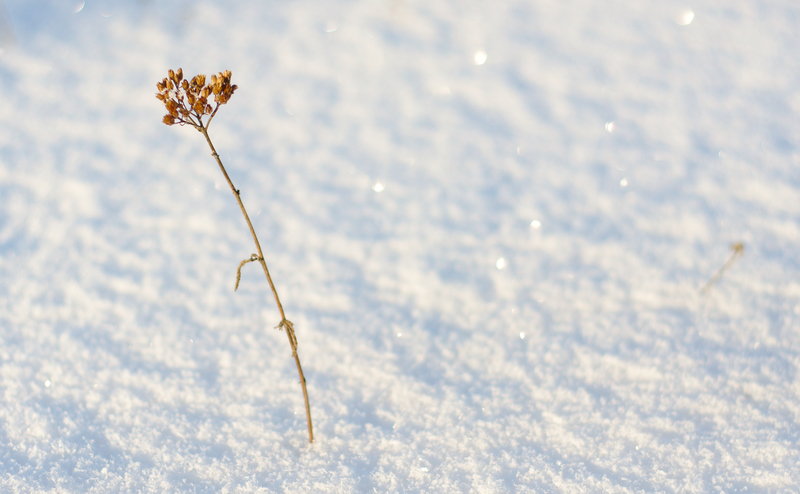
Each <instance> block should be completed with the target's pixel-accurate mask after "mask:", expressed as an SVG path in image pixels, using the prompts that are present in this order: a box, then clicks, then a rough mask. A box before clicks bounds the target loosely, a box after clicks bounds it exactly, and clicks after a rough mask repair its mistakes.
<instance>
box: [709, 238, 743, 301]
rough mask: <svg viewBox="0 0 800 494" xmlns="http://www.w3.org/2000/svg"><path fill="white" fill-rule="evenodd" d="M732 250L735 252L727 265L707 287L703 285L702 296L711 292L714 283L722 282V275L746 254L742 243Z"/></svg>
mask: <svg viewBox="0 0 800 494" xmlns="http://www.w3.org/2000/svg"><path fill="white" fill-rule="evenodd" d="M731 250H732V251H733V254H731V257H730V258H729V259H728V260H727V261H726V262H725V264H723V265H722V267H721V268H719V271H717V272H716V273H714V276H712V277H711V279H710V280H708V282H706V284H705V285H703V288H701V289H700V295H705V294H706V293H708V291H709V290H711V287H712V286H714V283H716V282H717V281H719V280H720V278H722V275H723V274H725V271H727V270H728V268H730V267H731V266H732V265H733V263H734V262H735V261H736V259H739V258H740V257H742V255H743V254H744V244H743V243H741V242H737V243H735V244H733V245H731Z"/></svg>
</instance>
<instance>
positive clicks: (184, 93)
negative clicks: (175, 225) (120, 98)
mask: <svg viewBox="0 0 800 494" xmlns="http://www.w3.org/2000/svg"><path fill="white" fill-rule="evenodd" d="M230 80H231V73H230V71H225V72H220V73H219V75H218V76H217V75H212V76H211V82H210V84H208V85H206V76H204V75H198V76H195V77H194V78H193V79H192V80H191V82H189V81H188V80H186V79H184V78H183V70H182V69H178V71H177V72H175V71H172V70H170V71H169V77H168V78H165V79H164V80H163V81H161V82H160V83H158V84H157V86H158V91H159V92H158V93H156V97H157V98H158V99H159V100H161V101H162V102H163V103H164V106H165V107H166V108H167V112H168V113H167V115H166V116H164V119H163V122H164V123H165V124H167V125H174V124H179V125H191V126H192V127H194V128H195V129H197V131H198V132H200V133H201V134H203V137H205V138H206V142H207V143H208V147H209V148H211V156H213V157H214V159H215V160H216V161H217V164H218V165H219V169H220V170H221V171H222V174H223V175H224V176H225V180H226V181H227V182H228V186H229V187H230V188H231V192H233V196H234V197H235V198H236V202H237V203H238V204H239V209H241V211H242V216H244V219H245V221H246V222H247V227H248V228H249V229H250V234H251V235H252V236H253V242H255V244H256V250H257V252H258V253H257V254H253V255H252V256H250V258H249V259H245V260H243V261H242V262H241V263H240V264H239V268H238V269H237V270H236V286H235V287H234V290H236V289H238V288H239V281H240V279H241V274H242V266H244V265H245V264H246V263H248V262H255V261H258V262H259V263H260V264H261V268H262V269H263V270H264V275H265V276H266V277H267V281H268V282H269V287H270V289H271V290H272V295H273V296H274V297H275V303H276V304H277V305H278V311H279V312H280V314H281V322H280V323H279V324H278V325H277V326H276V327H277V328H278V329H283V330H284V331H286V336H287V337H288V338H289V345H291V347H292V357H294V362H295V364H297V373H298V375H299V376H300V385H301V386H302V388H303V399H304V401H305V405H306V420H307V421H308V441H309V442H312V443H313V442H314V429H313V426H312V425H311V407H310V405H309V402H308V389H307V387H306V378H305V375H304V374H303V367H302V366H301V365H300V357H299V356H298V355H297V337H296V336H295V333H294V325H293V324H292V322H291V321H289V320H288V319H286V314H285V313H284V311H283V305H282V304H281V299H280V298H279V297H278V291H277V290H276V289H275V284H274V283H273V282H272V277H271V276H270V274H269V269H267V263H266V261H264V253H263V252H262V251H261V243H260V242H259V241H258V236H257V235H256V231H255V229H254V228H253V223H252V222H251V221H250V216H249V215H248V214H247V210H246V209H245V207H244V203H243V202H242V198H241V194H240V192H239V189H237V188H236V187H234V185H233V181H231V177H230V176H229V175H228V171H227V170H226V169H225V165H223V164H222V160H221V159H220V158H219V154H218V153H217V150H216V149H215V148H214V144H213V143H212V142H211V137H209V135H208V126H209V125H210V124H211V120H212V119H213V118H214V116H215V115H216V114H217V110H219V107H220V105H224V104H225V103H227V102H228V100H229V99H230V98H231V96H232V95H233V93H234V91H236V89H237V86H236V85H232V84H231V82H230ZM211 95H213V96H214V102H215V106H214V107H212V106H211V104H209V101H208V98H209V97H210V96H211ZM205 116H207V117H208V120H206V121H205V122H204V121H203V117H205Z"/></svg>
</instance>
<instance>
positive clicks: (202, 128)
mask: <svg viewBox="0 0 800 494" xmlns="http://www.w3.org/2000/svg"><path fill="white" fill-rule="evenodd" d="M209 123H211V121H210V119H209V121H208V122H206V124H205V125H203V122H202V120H201V121H200V125H199V126H195V128H196V129H197V130H198V131H199V132H200V133H201V134H203V137H205V138H206V142H208V147H210V148H211V156H213V157H214V159H215V160H217V164H218V165H219V169H220V170H221V171H222V174H223V175H224V176H225V180H227V182H228V185H229V186H230V188H231V191H232V192H233V196H234V197H235V198H236V202H237V203H239V209H241V210H242V215H243V216H244V219H245V221H246V222H247V226H248V228H250V234H251V235H252V236H253V241H254V242H255V244H256V250H257V251H258V254H257V255H256V254H253V256H251V257H250V259H245V260H244V261H242V263H241V264H239V272H238V273H237V278H236V286H237V287H238V286H239V275H240V274H241V269H242V266H243V265H244V264H245V263H247V262H250V261H258V262H259V263H261V267H262V268H263V270H264V275H266V277H267V281H268V282H269V287H270V288H271V289H272V295H273V296H274V297H275V303H276V304H277V305H278V311H280V313H281V322H280V324H278V326H277V327H278V328H281V329H283V330H284V331H286V336H288V338H289V344H290V345H291V347H292V356H293V357H294V362H295V364H297V373H298V374H299V375H300V385H301V386H302V387H303V398H304V399H305V404H306V419H307V420H308V441H309V442H312V443H313V442H314V429H313V427H312V425H311V407H310V406H309V404H308V389H307V388H306V378H305V375H303V367H302V366H301V365H300V357H299V356H298V355H297V338H296V337H295V334H294V325H293V324H292V323H291V322H290V321H289V320H288V319H286V314H285V313H284V312H283V305H281V299H280V298H279V297H278V291H277V290H276V289H275V284H274V283H273V282H272V277H271V276H270V275H269V269H267V263H266V261H264V253H263V252H262V251H261V244H260V243H259V242H258V236H256V231H255V229H254V228H253V223H252V222H251V221H250V216H248V214H247V210H246V209H245V207H244V203H242V198H241V196H240V194H239V189H237V188H236V187H234V185H233V182H232V181H231V177H229V176H228V172H227V171H226V170H225V165H223V164H222V160H220V159H219V154H217V150H216V149H215V148H214V144H213V143H212V142H211V138H210V137H209V136H208V124H209Z"/></svg>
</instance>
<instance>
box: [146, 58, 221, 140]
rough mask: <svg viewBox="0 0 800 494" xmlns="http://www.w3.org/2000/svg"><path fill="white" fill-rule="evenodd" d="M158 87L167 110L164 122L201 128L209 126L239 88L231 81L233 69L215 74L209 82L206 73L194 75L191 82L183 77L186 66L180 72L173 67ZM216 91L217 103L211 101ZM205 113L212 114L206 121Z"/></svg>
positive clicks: (215, 99) (160, 98)
mask: <svg viewBox="0 0 800 494" xmlns="http://www.w3.org/2000/svg"><path fill="white" fill-rule="evenodd" d="M156 87H157V88H158V92H157V93H156V98H158V99H159V100H160V101H161V102H162V103H164V107H165V108H166V109H167V115H165V116H164V119H163V120H162V121H163V122H164V123H165V124H167V125H175V124H180V125H184V124H189V125H191V126H192V127H195V128H197V129H200V128H207V127H208V124H210V123H211V119H212V118H214V115H216V114H217V110H218V109H219V107H220V105H224V104H225V103H227V102H228V100H230V99H231V96H233V92H234V91H236V89H237V86H236V84H231V71H230V70H226V71H225V72H220V73H219V74H217V75H212V76H211V82H210V83H209V84H208V85H206V76H205V75H203V74H199V75H196V76H194V77H193V78H192V80H191V82H190V81H188V80H187V79H184V78H183V69H178V70H177V72H176V71H174V70H172V69H170V70H169V72H168V76H167V77H165V78H164V80H162V81H161V82H159V83H157V84H156ZM212 94H213V95H214V105H213V106H212V105H211V103H209V101H208V98H209V97H210V96H211V95H212ZM204 116H208V120H207V121H206V122H203V117H204Z"/></svg>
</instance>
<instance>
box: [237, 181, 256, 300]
mask: <svg viewBox="0 0 800 494" xmlns="http://www.w3.org/2000/svg"><path fill="white" fill-rule="evenodd" d="M237 192H238V191H237ZM260 260H261V258H260V257H258V254H253V255H251V256H250V258H249V259H245V260H244V261H242V262H240V263H239V267H238V268H237V269H236V286H234V287H233V291H234V292H235V291H236V290H238V289H239V281H240V280H241V279H242V266H244V265H245V264H247V263H248V262H255V261H260Z"/></svg>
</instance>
